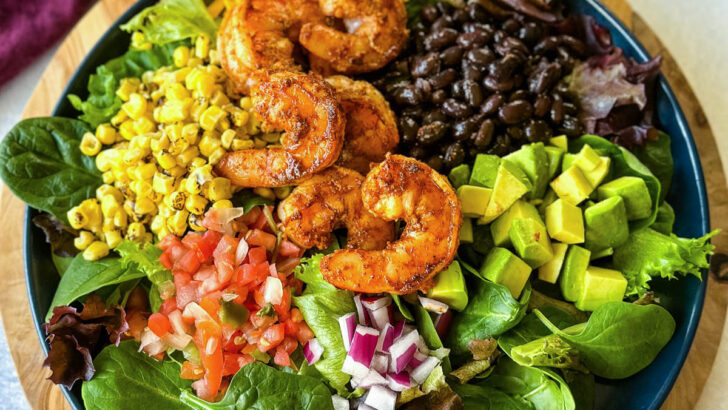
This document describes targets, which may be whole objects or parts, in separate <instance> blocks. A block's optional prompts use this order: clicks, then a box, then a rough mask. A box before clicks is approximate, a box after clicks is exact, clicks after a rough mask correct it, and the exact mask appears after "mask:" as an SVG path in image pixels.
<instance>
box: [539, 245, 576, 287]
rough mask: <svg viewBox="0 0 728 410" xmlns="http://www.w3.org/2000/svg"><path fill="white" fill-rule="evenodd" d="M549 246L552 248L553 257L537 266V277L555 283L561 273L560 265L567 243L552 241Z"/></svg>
mask: <svg viewBox="0 0 728 410" xmlns="http://www.w3.org/2000/svg"><path fill="white" fill-rule="evenodd" d="M551 247H552V248H553V249H554V257H553V258H551V260H550V261H548V262H546V263H545V264H543V265H541V267H539V268H538V278H539V279H541V280H543V281H546V282H549V283H556V280H557V279H558V278H559V274H560V273H561V267H562V266H563V265H564V259H565V258H566V251H567V249H569V245H567V244H565V243H559V242H553V243H552V244H551Z"/></svg>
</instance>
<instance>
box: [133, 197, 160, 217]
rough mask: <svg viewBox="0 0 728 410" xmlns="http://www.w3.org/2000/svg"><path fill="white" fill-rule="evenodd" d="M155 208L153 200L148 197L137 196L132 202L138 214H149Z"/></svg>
mask: <svg viewBox="0 0 728 410" xmlns="http://www.w3.org/2000/svg"><path fill="white" fill-rule="evenodd" d="M156 210H157V206H156V205H154V201H152V200H151V199H149V198H146V197H145V198H137V199H136V202H134V212H135V213H136V214H138V215H149V214H152V213H153V212H154V211H156Z"/></svg>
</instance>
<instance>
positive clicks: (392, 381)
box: [387, 372, 412, 391]
mask: <svg viewBox="0 0 728 410" xmlns="http://www.w3.org/2000/svg"><path fill="white" fill-rule="evenodd" d="M387 385H388V386H389V388H390V389H392V390H394V391H405V390H407V389H409V388H410V387H411V385H412V383H411V382H410V376H409V373H407V372H401V373H388V374H387Z"/></svg>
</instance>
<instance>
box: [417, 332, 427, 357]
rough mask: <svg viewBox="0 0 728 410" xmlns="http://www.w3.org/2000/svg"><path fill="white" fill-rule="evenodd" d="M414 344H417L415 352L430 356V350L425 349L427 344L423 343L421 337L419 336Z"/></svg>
mask: <svg viewBox="0 0 728 410" xmlns="http://www.w3.org/2000/svg"><path fill="white" fill-rule="evenodd" d="M415 343H416V344H417V350H419V351H420V352H422V353H424V354H430V348H429V347H427V343H425V338H424V337H422V335H419V337H418V338H417V341H416V342H415Z"/></svg>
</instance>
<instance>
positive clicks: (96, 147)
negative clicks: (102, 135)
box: [79, 132, 101, 157]
mask: <svg viewBox="0 0 728 410" xmlns="http://www.w3.org/2000/svg"><path fill="white" fill-rule="evenodd" d="M79 149H80V150H81V152H82V153H83V154H84V155H88V156H89V157H92V156H94V155H96V154H98V153H99V151H101V141H99V139H98V138H96V136H95V135H94V134H92V133H90V132H87V133H85V134H83V137H82V138H81V145H80V147H79Z"/></svg>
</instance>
